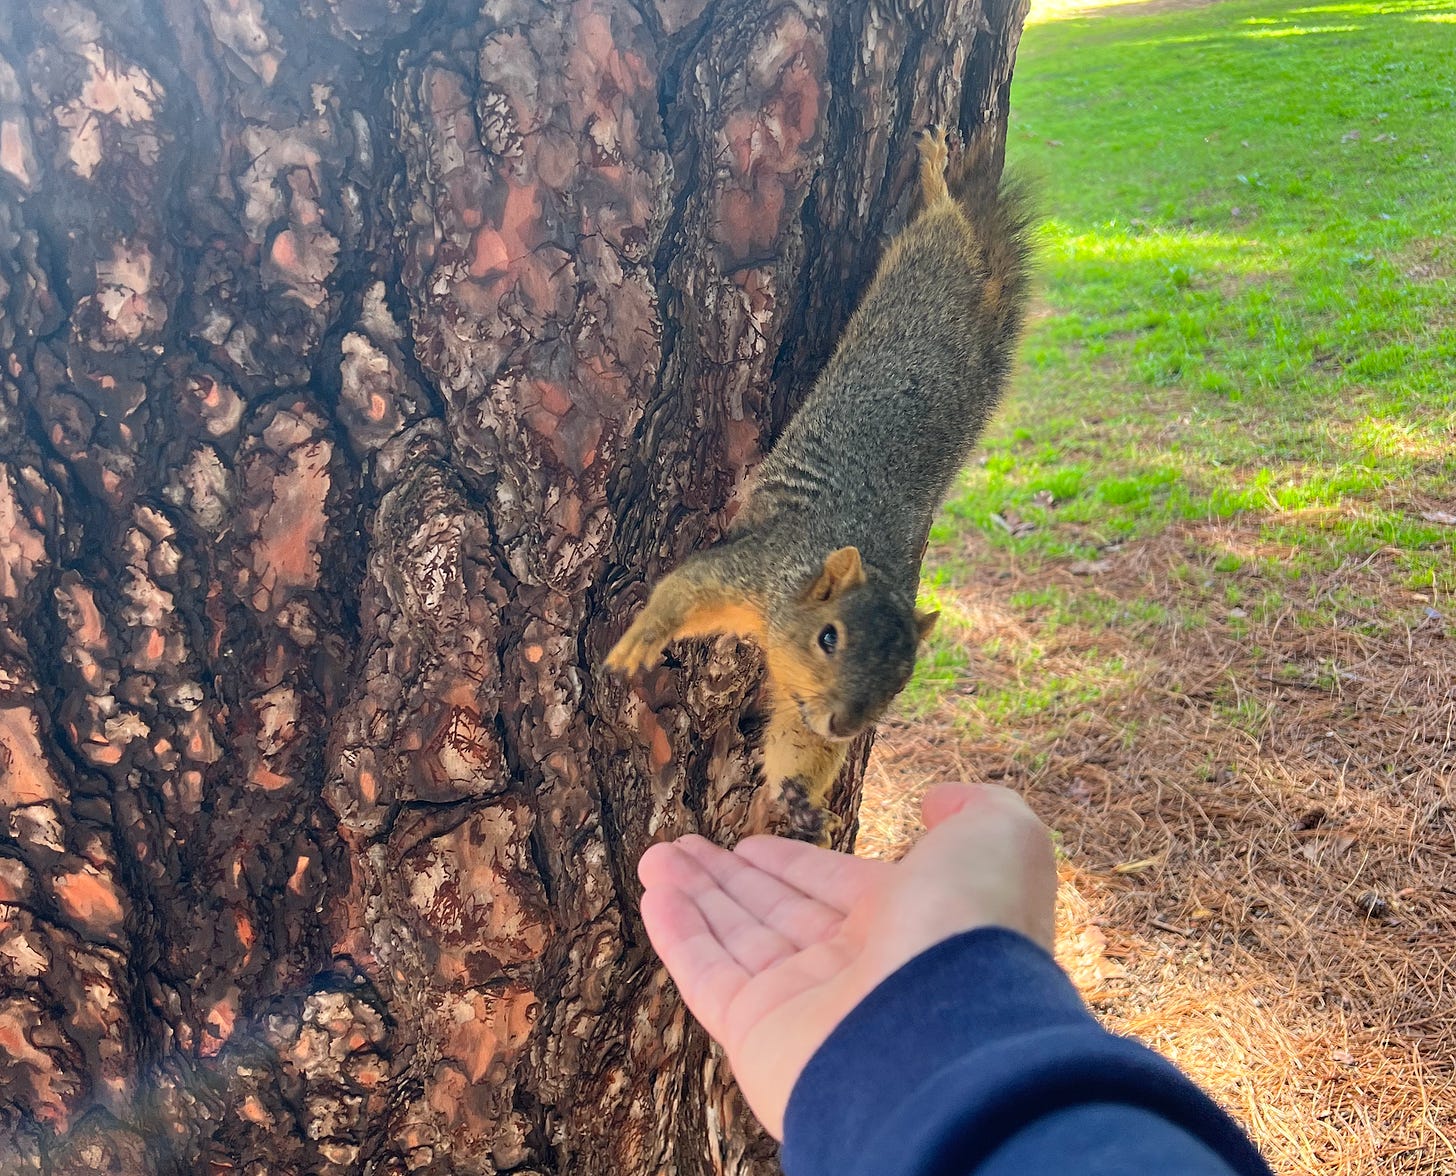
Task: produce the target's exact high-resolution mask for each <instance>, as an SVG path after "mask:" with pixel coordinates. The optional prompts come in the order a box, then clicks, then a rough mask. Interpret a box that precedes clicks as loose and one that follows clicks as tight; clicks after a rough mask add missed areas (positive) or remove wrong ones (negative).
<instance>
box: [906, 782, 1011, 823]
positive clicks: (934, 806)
mask: <svg viewBox="0 0 1456 1176" xmlns="http://www.w3.org/2000/svg"><path fill="white" fill-rule="evenodd" d="M1000 791H1001V789H999V788H997V787H996V786H995V785H991V784H936V785H935V786H934V787H932V788H930V789H929V790H928V791H927V792H926V793H925V795H924V796H923V797H921V798H920V819H921V821H923V822H924V824H925V827H926V828H927V829H934V828H935V827H936V826H937V825H939V824H940V823H941V822H942V821H944V820H945V819H946V818H947V817H953V816H955V814H956V813H958V812H961V811H963V810H964V809H967V808H974V807H976V806H977V805H978V804H980V803H984V802H985V801H986V799H987V797H988V795H989V794H990V793H992V792H1000Z"/></svg>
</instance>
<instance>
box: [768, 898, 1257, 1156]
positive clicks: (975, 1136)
mask: <svg viewBox="0 0 1456 1176" xmlns="http://www.w3.org/2000/svg"><path fill="white" fill-rule="evenodd" d="M781 1159H782V1163H783V1167H784V1172H785V1174H786V1176H972V1174H974V1176H1027V1174H1036V1173H1043V1172H1045V1173H1063V1172H1065V1173H1071V1174H1075V1176H1147V1173H1149V1172H1177V1173H1180V1174H1184V1173H1186V1174H1188V1176H1234V1174H1237V1176H1269V1168H1268V1166H1267V1165H1266V1164H1265V1163H1264V1161H1263V1160H1262V1159H1261V1158H1260V1157H1259V1153H1258V1152H1257V1151H1256V1150H1255V1149H1254V1146H1253V1145H1252V1144H1251V1143H1250V1142H1249V1141H1248V1139H1247V1138H1245V1136H1244V1134H1243V1133H1242V1132H1241V1131H1240V1130H1239V1129H1238V1127H1237V1126H1235V1124H1234V1123H1233V1121H1232V1120H1230V1119H1229V1117H1228V1116H1227V1115H1225V1114H1224V1113H1223V1111H1221V1110H1220V1109H1219V1108H1218V1107H1217V1106H1216V1105H1215V1104H1214V1103H1213V1101H1212V1100H1211V1099H1209V1098H1208V1097H1207V1096H1206V1095H1204V1094H1203V1093H1202V1092H1201V1091H1200V1090H1199V1089H1198V1088H1197V1087H1196V1086H1194V1085H1193V1083H1192V1082H1190V1081H1189V1080H1188V1079H1187V1078H1186V1077H1184V1075H1183V1074H1182V1073H1181V1072H1180V1071H1179V1070H1178V1069H1177V1068H1176V1067H1174V1066H1173V1065H1172V1064H1171V1063H1169V1062H1167V1061H1166V1060H1164V1059H1163V1058H1161V1057H1159V1056H1158V1055H1157V1054H1155V1053H1154V1052H1153V1051H1152V1050H1150V1049H1148V1048H1146V1047H1145V1046H1142V1045H1139V1044H1138V1043H1137V1042H1135V1041H1131V1040H1128V1039H1126V1038H1121V1037H1115V1036H1113V1035H1112V1034H1110V1033H1108V1032H1107V1031H1106V1030H1105V1029H1103V1028H1102V1027H1101V1026H1100V1025H1099V1024H1098V1023H1097V1021H1096V1020H1095V1019H1094V1018H1093V1017H1092V1014H1091V1013H1089V1012H1088V1011H1087V1008H1086V1006H1085V1005H1083V1003H1082V1000H1081V998H1080V997H1079V996H1078V995H1077V990H1076V989H1075V988H1074V987H1073V986H1072V983H1071V981H1070V980H1068V979H1067V977H1066V975H1065V973H1063V972H1062V970H1061V969H1060V968H1058V967H1057V965H1056V963H1055V962H1054V961H1053V960H1052V958H1051V956H1049V955H1048V954H1047V953H1046V952H1044V951H1043V950H1042V949H1041V948H1039V947H1037V946H1036V945H1035V944H1034V943H1032V942H1031V941H1030V940H1029V939H1026V938H1025V937H1024V936H1021V935H1018V934H1016V933H1015V932H1012V931H1007V930H1004V929H1002V928H999V927H985V928H981V929H979V930H976V931H968V932H966V933H965V934H963V935H957V936H955V937H954V938H952V939H948V940H946V941H945V942H943V943H939V944H937V945H936V946H935V947H933V948H931V949H930V950H929V951H926V952H923V953H922V954H920V955H918V956H916V957H915V958H914V959H913V960H911V961H910V962H909V963H907V964H906V965H905V966H904V967H902V968H901V969H900V970H899V971H897V972H895V974H894V975H892V976H890V977H889V978H888V979H887V980H885V981H884V982H883V983H882V984H880V985H879V987H877V988H876V989H875V990H874V991H873V992H871V993H870V994H869V995H868V996H867V997H865V999H864V1000H863V1001H861V1002H860V1003H859V1005H857V1006H856V1007H855V1008H854V1010H853V1011H852V1012H851V1013H850V1014H849V1016H847V1017H846V1018H845V1019H844V1020H843V1021H842V1022H840V1024H839V1025H838V1026H837V1027H836V1028H835V1030H834V1032H833V1033H831V1034H830V1035H829V1038H828V1040H827V1041H825V1042H824V1044H823V1045H822V1046H820V1047H819V1049H818V1051H817V1052H816V1053H815V1054H814V1056H813V1057H812V1058H811V1059H810V1060H809V1064H808V1065H807V1066H806V1067H805V1068H804V1072H803V1074H801V1075H800V1076H799V1081H798V1082H797V1083H796V1084H795V1086H794V1090H793V1093H792V1095H791V1096H790V1098H789V1105H788V1109H787V1111H786V1113H785V1118H784V1147H783V1153H782V1157H781Z"/></svg>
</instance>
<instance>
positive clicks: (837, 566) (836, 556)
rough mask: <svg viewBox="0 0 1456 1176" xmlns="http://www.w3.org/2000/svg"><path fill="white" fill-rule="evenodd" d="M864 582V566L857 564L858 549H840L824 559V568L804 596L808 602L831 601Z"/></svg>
mask: <svg viewBox="0 0 1456 1176" xmlns="http://www.w3.org/2000/svg"><path fill="white" fill-rule="evenodd" d="M864 582H865V574H864V565H863V564H861V563H860V562H859V548H858V547H841V548H840V549H839V550H838V551H831V552H830V553H829V554H828V555H827V556H825V557H824V567H823V568H821V569H820V571H819V575H818V576H816V577H815V578H814V582H813V583H812V584H810V585H809V591H808V592H807V593H806V594H805V595H806V596H807V597H808V598H809V599H810V600H833V599H834V598H835V597H836V596H838V595H839V594H840V593H841V592H847V591H849V589H851V588H857V587H859V586H860V585H861V584H863V583H864Z"/></svg>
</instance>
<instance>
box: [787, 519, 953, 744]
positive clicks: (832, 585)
mask: <svg viewBox="0 0 1456 1176" xmlns="http://www.w3.org/2000/svg"><path fill="white" fill-rule="evenodd" d="M798 605H799V607H798V608H796V609H794V610H792V615H791V619H790V621H789V623H788V625H787V626H785V631H784V632H782V633H781V634H780V635H779V636H780V640H777V641H774V642H772V643H771V652H770V655H769V671H770V673H771V675H772V676H773V679H774V685H775V687H776V688H777V689H778V690H780V691H782V692H784V693H786V694H787V695H788V696H789V698H790V699H791V700H792V701H793V703H794V704H796V705H797V706H798V708H799V712H800V714H801V716H802V717H803V720H804V722H805V724H806V725H807V726H808V727H809V728H810V730H812V731H814V732H815V733H816V734H818V735H820V736H821V737H823V738H825V739H852V738H853V737H854V736H856V735H858V734H859V733H860V732H861V731H862V730H864V729H865V728H866V727H867V726H869V725H870V724H871V723H873V722H874V721H875V720H876V719H877V718H879V717H880V715H881V714H882V713H884V710H885V708H886V707H887V706H888V705H889V704H890V700H891V699H892V698H894V697H895V695H897V694H899V693H900V691H901V690H903V689H904V688H905V683H906V682H908V681H909V680H910V673H911V671H912V670H913V669H914V668H915V652H916V648H917V647H918V646H919V644H920V640H921V638H923V637H925V636H926V635H927V634H928V633H929V632H930V630H931V628H932V626H934V624H935V618H936V617H937V616H938V615H939V614H937V613H922V612H918V611H917V610H916V609H915V608H914V607H913V606H912V605H911V604H909V603H908V602H906V601H905V600H904V599H903V597H902V596H901V595H900V594H899V593H896V592H893V591H891V590H890V589H889V588H887V587H886V586H885V585H884V584H883V583H882V582H881V581H880V580H879V578H878V577H877V576H874V575H867V574H866V572H865V568H864V565H863V564H862V563H861V562H860V557H859V549H858V548H855V547H841V548H839V550H837V551H833V552H830V553H829V555H828V556H827V557H826V558H825V560H824V565H823V567H822V568H821V569H820V571H819V574H818V575H817V576H815V578H814V579H813V580H812V581H811V582H810V583H809V585H808V586H807V587H806V588H804V589H803V591H802V592H800V594H799V599H798Z"/></svg>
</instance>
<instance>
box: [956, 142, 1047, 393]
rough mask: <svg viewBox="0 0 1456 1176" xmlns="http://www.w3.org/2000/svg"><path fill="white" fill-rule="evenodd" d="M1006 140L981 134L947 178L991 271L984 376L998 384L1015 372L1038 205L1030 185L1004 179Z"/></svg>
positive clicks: (982, 320) (983, 309)
mask: <svg viewBox="0 0 1456 1176" xmlns="http://www.w3.org/2000/svg"><path fill="white" fill-rule="evenodd" d="M1003 155H1004V150H1003V145H1002V140H1001V137H1000V135H998V134H997V133H996V129H995V127H994V126H991V125H987V126H983V127H981V128H980V129H979V130H978V131H976V132H975V133H974V134H973V135H972V136H971V138H970V140H969V141H968V142H967V143H966V146H965V149H964V150H963V151H962V152H961V155H960V158H959V159H958V160H957V161H956V162H955V164H954V165H953V166H952V167H951V169H950V172H949V174H948V175H947V176H946V183H947V186H948V187H949V189H950V194H951V198H952V199H953V200H955V201H956V203H957V204H959V205H960V206H961V210H962V212H963V213H964V214H965V217H966V219H967V220H968V221H969V222H970V225H971V228H972V230H973V231H974V232H975V235H976V239H977V243H978V244H979V246H980V249H981V252H982V255H983V257H984V264H985V267H986V277H985V285H984V287H983V297H982V299H981V305H980V307H979V308H978V310H979V313H978V314H977V318H978V320H979V322H978V325H979V327H980V331H979V337H980V339H981V340H982V342H983V351H984V357H983V358H984V363H985V365H986V366H985V369H984V370H985V371H987V372H988V374H991V375H992V376H993V378H994V379H995V380H996V381H997V383H998V384H999V383H1000V382H1001V381H1003V380H1004V379H1005V378H1006V376H1007V374H1008V371H1009V369H1010V366H1011V360H1012V357H1013V355H1014V353H1015V350H1016V341H1017V338H1018V336H1019V335H1020V334H1021V326H1022V321H1023V319H1024V318H1025V315H1026V303H1027V299H1028V298H1029V296H1030V286H1031V253H1032V249H1031V233H1032V226H1033V225H1034V223H1035V221H1036V208H1035V202H1034V200H1033V198H1032V192H1031V189H1030V187H1029V186H1028V185H1027V184H1026V182H1025V181H1024V180H1022V179H1020V178H1019V177H1017V176H1014V175H1013V176H1006V175H1004V174H1003V173H1002V169H1001V163H1002V157H1003Z"/></svg>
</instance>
